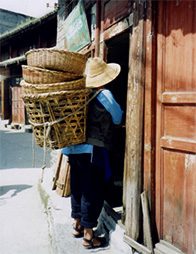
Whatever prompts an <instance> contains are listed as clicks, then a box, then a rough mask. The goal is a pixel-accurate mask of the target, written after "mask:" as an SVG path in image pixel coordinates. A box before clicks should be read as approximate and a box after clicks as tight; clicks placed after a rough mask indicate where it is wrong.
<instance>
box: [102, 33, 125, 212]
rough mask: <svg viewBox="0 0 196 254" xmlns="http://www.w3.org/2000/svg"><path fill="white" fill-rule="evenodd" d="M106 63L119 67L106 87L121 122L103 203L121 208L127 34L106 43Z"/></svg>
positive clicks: (116, 135) (117, 130)
mask: <svg viewBox="0 0 196 254" xmlns="http://www.w3.org/2000/svg"><path fill="white" fill-rule="evenodd" d="M106 45H107V63H118V64H120V66H121V72H120V74H119V76H118V77H117V78H116V79H115V80H114V81H112V82H111V83H110V84H109V85H108V86H107V89H109V90H110V91H111V92H112V94H113V95H114V98H115V100H116V101H117V102H118V103H119V104H120V106H121V108H122V110H123V111H124V114H123V121H122V124H121V125H120V126H116V128H115V135H114V149H113V150H112V151H111V152H110V153H109V160H110V166H111V170H112V177H111V179H110V180H109V181H107V184H106V197H105V201H106V202H107V203H108V204H109V205H110V207H112V208H116V207H121V206H122V196H123V172H124V154H125V135H126V128H125V117H126V101H127V81H128V66H129V32H126V33H123V34H121V35H119V36H116V37H114V38H112V39H110V40H108V41H106Z"/></svg>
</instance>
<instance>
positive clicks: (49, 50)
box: [25, 48, 87, 59]
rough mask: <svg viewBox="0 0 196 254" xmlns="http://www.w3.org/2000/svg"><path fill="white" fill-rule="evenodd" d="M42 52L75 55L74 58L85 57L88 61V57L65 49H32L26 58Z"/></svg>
mask: <svg viewBox="0 0 196 254" xmlns="http://www.w3.org/2000/svg"><path fill="white" fill-rule="evenodd" d="M41 51H46V52H58V53H61V54H65V53H66V54H69V55H74V56H79V57H83V58H85V59H87V56H86V55H84V54H82V53H79V52H73V51H68V50H64V49H48V48H39V49H31V50H29V51H27V52H26V53H25V56H26V57H27V55H29V54H31V53H34V52H41Z"/></svg>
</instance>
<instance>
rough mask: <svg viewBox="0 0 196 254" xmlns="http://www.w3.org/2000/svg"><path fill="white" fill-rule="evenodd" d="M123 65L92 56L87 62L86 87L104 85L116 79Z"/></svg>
mask: <svg viewBox="0 0 196 254" xmlns="http://www.w3.org/2000/svg"><path fill="white" fill-rule="evenodd" d="M120 70H121V67H120V65H119V64H116V63H109V64H107V63H105V62H104V61H103V60H102V59H101V58H99V57H94V58H90V60H89V61H88V62H87V77H86V87H88V88H95V87H100V86H103V85H105V84H107V83H109V82H110V81H112V80H114V79H115V78H116V77H117V76H118V74H119V73H120Z"/></svg>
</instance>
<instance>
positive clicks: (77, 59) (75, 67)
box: [25, 48, 87, 75]
mask: <svg viewBox="0 0 196 254" xmlns="http://www.w3.org/2000/svg"><path fill="white" fill-rule="evenodd" d="M25 55H26V57H27V65H29V66H35V67H40V68H47V69H52V70H60V71H66V72H70V73H75V74H78V75H83V73H84V71H85V67H86V61H87V57H86V56H85V55H83V54H81V53H77V52H71V51H66V50H58V49H47V48H42V49H32V50H30V51H28V52H27V53H26V54H25Z"/></svg>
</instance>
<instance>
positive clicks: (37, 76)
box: [22, 65, 81, 84]
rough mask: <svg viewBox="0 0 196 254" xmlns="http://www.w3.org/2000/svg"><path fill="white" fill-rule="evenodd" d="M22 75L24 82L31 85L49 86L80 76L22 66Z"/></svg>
mask: <svg viewBox="0 0 196 254" xmlns="http://www.w3.org/2000/svg"><path fill="white" fill-rule="evenodd" d="M22 74H23V78H24V80H25V81H26V82H28V83H31V84H48V83H49V84H50V83H58V82H65V81H70V80H74V79H78V78H79V77H81V75H78V74H74V73H69V72H64V71H54V70H48V69H43V68H37V67H32V66H28V65H22Z"/></svg>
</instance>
